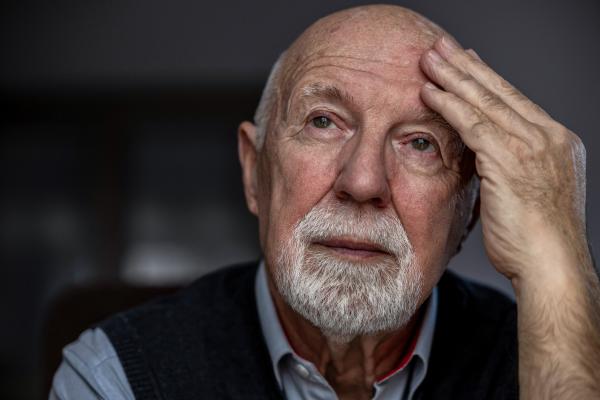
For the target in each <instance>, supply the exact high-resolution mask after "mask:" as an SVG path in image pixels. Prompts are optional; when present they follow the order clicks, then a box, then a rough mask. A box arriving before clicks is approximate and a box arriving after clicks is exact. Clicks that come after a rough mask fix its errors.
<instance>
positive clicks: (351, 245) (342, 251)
mask: <svg viewBox="0 0 600 400" xmlns="http://www.w3.org/2000/svg"><path fill="white" fill-rule="evenodd" d="M313 244H314V245H317V246H319V247H323V248H325V249H326V250H328V251H332V252H334V253H336V254H337V255H342V256H346V257H351V258H359V259H364V258H371V257H380V256H390V255H391V254H390V253H389V252H388V251H387V250H385V249H384V248H383V247H381V246H379V245H378V244H376V243H371V242H367V241H361V240H355V239H350V238H328V239H323V240H318V241H315V242H313Z"/></svg>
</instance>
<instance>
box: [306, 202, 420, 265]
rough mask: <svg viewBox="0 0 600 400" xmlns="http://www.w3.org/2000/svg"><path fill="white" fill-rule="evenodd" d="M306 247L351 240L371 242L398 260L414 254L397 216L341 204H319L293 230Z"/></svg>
mask: <svg viewBox="0 0 600 400" xmlns="http://www.w3.org/2000/svg"><path fill="white" fill-rule="evenodd" d="M294 234H295V236H296V239H298V240H300V241H302V242H303V243H304V244H305V245H307V244H309V243H310V242H314V241H323V240H328V239H334V238H351V239H353V240H357V241H361V242H367V243H371V244H373V245H375V246H377V247H379V248H381V249H383V250H384V251H386V252H388V253H390V254H393V255H395V256H396V257H400V256H402V257H406V254H407V253H410V254H412V245H411V244H410V241H409V240H408V237H407V235H406V231H405V230H404V227H403V226H402V223H401V222H400V220H399V219H398V218H397V217H394V216H391V215H389V214H384V213H380V212H378V211H376V210H372V209H366V210H360V209H357V208H356V207H352V206H347V205H344V204H339V205H335V206H332V205H317V206H315V207H314V208H313V209H311V210H310V211H309V212H308V213H307V214H306V215H305V216H304V218H302V219H301V220H300V221H299V222H298V224H297V225H296V227H295V229H294Z"/></svg>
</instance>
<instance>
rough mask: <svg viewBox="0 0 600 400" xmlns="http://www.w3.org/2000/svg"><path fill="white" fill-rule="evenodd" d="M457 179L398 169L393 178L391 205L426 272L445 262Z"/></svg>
mask: <svg viewBox="0 0 600 400" xmlns="http://www.w3.org/2000/svg"><path fill="white" fill-rule="evenodd" d="M458 182H459V180H458V178H457V177H456V176H454V175H453V174H450V173H444V174H439V175H436V176H415V175H411V174H408V173H399V174H398V175H396V178H395V179H394V180H393V182H392V197H393V202H394V207H395V208H396V212H397V213H398V215H399V217H400V220H401V221H402V224H403V225H404V228H405V229H406V233H407V235H408V238H409V239H410V241H411V243H412V245H413V247H414V250H415V255H416V256H417V259H418V260H419V264H420V265H421V266H422V268H424V269H425V271H423V272H425V273H426V275H427V272H428V271H439V272H440V273H441V271H442V270H443V267H444V266H445V263H446V260H447V254H446V253H447V243H448V240H449V239H450V234H451V232H453V228H452V225H453V221H454V215H455V202H456V196H455V193H456V191H457V188H458Z"/></svg>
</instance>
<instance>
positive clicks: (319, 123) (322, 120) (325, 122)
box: [311, 115, 335, 129]
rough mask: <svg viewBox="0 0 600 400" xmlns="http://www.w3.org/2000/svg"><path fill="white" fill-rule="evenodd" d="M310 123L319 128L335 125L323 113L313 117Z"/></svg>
mask: <svg viewBox="0 0 600 400" xmlns="http://www.w3.org/2000/svg"><path fill="white" fill-rule="evenodd" d="M311 123H312V125H313V126H314V127H315V128H319V129H327V128H331V127H332V125H333V126H335V124H334V123H333V121H332V120H331V119H329V118H327V117H325V116H323V115H321V116H318V117H315V118H313V119H312V120H311Z"/></svg>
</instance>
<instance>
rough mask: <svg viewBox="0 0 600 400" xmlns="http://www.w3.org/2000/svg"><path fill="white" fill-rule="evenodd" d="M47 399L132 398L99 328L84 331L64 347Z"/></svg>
mask: <svg viewBox="0 0 600 400" xmlns="http://www.w3.org/2000/svg"><path fill="white" fill-rule="evenodd" d="M50 398H51V399H97V398H107V399H133V398H134V397H133V393H132V391H131V388H130V386H129V383H128V381H127V378H126V376H125V371H124V370H123V367H122V365H121V363H120V361H119V358H118V356H117V353H116V351H115V349H114V348H113V346H112V345H111V343H110V341H109V339H108V337H106V335H105V333H104V332H103V331H102V330H101V329H98V328H95V329H88V330H87V331H85V332H83V333H82V334H81V336H79V338H78V339H77V340H76V341H75V342H73V343H71V344H69V345H68V346H66V347H65V348H64V350H63V361H62V363H61V365H60V367H59V369H58V370H57V372H56V374H55V376H54V379H53V382H52V391H51V393H50Z"/></svg>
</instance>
